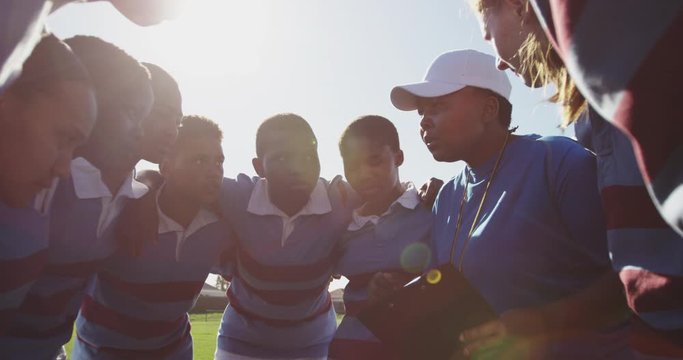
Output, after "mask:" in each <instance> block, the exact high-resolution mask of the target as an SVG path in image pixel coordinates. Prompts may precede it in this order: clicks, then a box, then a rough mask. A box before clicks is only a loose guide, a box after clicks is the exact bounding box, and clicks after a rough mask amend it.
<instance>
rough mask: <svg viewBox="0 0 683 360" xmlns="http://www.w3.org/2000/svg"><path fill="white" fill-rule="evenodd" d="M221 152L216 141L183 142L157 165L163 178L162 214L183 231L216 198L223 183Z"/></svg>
mask: <svg viewBox="0 0 683 360" xmlns="http://www.w3.org/2000/svg"><path fill="white" fill-rule="evenodd" d="M224 161H225V157H224V156H223V150H222V149H221V143H220V139H218V138H197V139H186V140H184V141H182V142H181V143H180V144H177V146H176V149H175V150H173V151H172V153H171V155H170V156H169V157H168V158H167V159H166V160H164V162H163V163H162V164H161V173H162V175H163V176H164V177H165V178H166V182H165V186H164V188H163V189H162V190H161V193H160V194H159V207H160V208H161V211H163V212H164V214H166V215H168V216H169V217H170V218H171V219H173V220H175V221H176V222H178V224H180V225H182V226H183V227H185V228H187V227H188V226H190V223H191V222H192V220H193V219H194V218H195V216H196V215H197V212H199V209H200V208H201V207H209V206H211V205H212V204H213V203H214V202H215V201H216V200H217V198H218V193H219V191H220V186H221V181H222V180H223V162H224Z"/></svg>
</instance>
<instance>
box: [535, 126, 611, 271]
mask: <svg viewBox="0 0 683 360" xmlns="http://www.w3.org/2000/svg"><path fill="white" fill-rule="evenodd" d="M546 141H547V144H548V145H549V146H548V152H547V154H546V161H547V165H546V166H547V167H546V173H547V175H548V180H547V181H548V183H549V190H550V192H551V194H550V195H551V196H552V198H553V200H554V203H555V204H554V206H555V207H556V208H557V211H558V213H559V216H560V219H561V220H562V223H563V225H564V226H565V228H566V230H567V231H568V232H569V235H570V238H571V239H572V241H573V242H574V244H573V245H574V246H575V247H576V248H577V249H578V250H579V252H580V253H583V254H584V255H587V256H588V257H589V258H590V260H591V262H592V263H594V264H595V265H598V266H600V267H605V268H609V267H610V261H609V256H608V249H607V230H606V226H605V215H604V211H603V207H602V203H601V200H600V193H599V190H598V182H597V165H596V160H595V157H594V156H593V155H592V154H591V153H590V152H588V151H587V150H586V149H584V148H583V147H581V145H579V144H578V143H575V142H573V141H572V140H569V139H563V140H559V139H557V138H556V139H555V140H546ZM562 142H566V143H564V144H563V143H562Z"/></svg>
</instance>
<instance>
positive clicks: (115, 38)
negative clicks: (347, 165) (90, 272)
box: [49, 0, 573, 284]
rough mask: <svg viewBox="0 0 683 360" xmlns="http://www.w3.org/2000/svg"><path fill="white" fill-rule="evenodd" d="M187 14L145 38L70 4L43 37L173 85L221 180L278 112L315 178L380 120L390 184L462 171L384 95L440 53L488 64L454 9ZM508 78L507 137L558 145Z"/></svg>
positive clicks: (265, 8) (554, 128) (386, 0)
mask: <svg viewBox="0 0 683 360" xmlns="http://www.w3.org/2000/svg"><path fill="white" fill-rule="evenodd" d="M141 1H144V0H141ZM189 3H190V4H191V6H190V7H189V8H188V9H186V11H184V12H183V14H182V15H180V17H178V18H177V19H175V20H172V21H167V22H165V23H162V24H160V25H157V26H153V27H148V28H141V27H138V26H136V25H134V24H132V23H130V22H129V21H128V20H126V19H125V18H124V17H123V16H121V15H120V14H119V13H118V12H116V11H115V10H114V9H113V7H112V6H111V5H110V4H109V3H107V2H95V3H91V4H72V5H67V6H65V7H64V8H62V9H60V10H58V11H57V12H56V13H54V14H53V15H51V18H50V21H49V28H50V30H51V31H53V32H54V33H55V34H56V35H57V36H59V37H60V38H68V37H70V36H73V35H76V34H89V35H95V36H99V37H101V38H102V39H104V40H107V41H109V42H111V43H114V44H116V45H117V46H119V47H121V48H123V49H124V50H126V51H127V52H128V53H129V54H131V55H132V56H134V57H136V58H137V59H138V60H140V61H146V62H151V63H154V64H158V65H159V66H161V67H163V68H165V69H166V70H168V71H169V72H170V73H171V74H172V75H173V76H174V77H175V78H176V80H177V81H178V83H179V85H180V90H181V92H182V95H183V107H184V112H185V113H186V114H199V115H204V116H208V117H210V118H211V119H213V120H214V121H216V122H218V123H219V124H220V125H221V127H222V129H223V132H224V140H223V150H224V152H225V155H226V157H227V160H226V163H225V174H226V176H229V177H233V176H234V175H236V174H237V173H240V172H245V173H249V174H253V173H254V172H253V169H252V167H251V158H252V157H253V156H254V155H255V150H254V137H255V134H256V128H257V127H258V125H259V123H260V122H261V121H262V120H263V119H265V118H267V117H269V116H271V115H273V114H276V113H279V112H295V113H298V114H300V115H302V116H303V117H304V118H305V119H306V120H308V121H309V123H310V124H311V126H312V127H313V130H314V131H315V132H316V134H317V136H318V142H319V154H320V161H321V167H322V176H324V177H327V178H331V177H332V176H334V175H336V174H341V173H342V171H343V168H342V165H341V159H340V157H339V152H338V149H337V141H338V138H339V135H340V134H341V132H342V130H343V129H344V127H345V126H346V125H347V124H348V123H349V122H351V121H352V120H353V119H355V118H356V117H358V116H360V115H366V114H378V115H382V116H385V117H387V118H389V119H390V120H392V121H393V122H394V124H395V125H396V127H397V128H398V131H399V136H400V138H401V145H402V148H403V150H404V152H405V157H406V161H405V163H404V165H403V166H402V168H401V177H402V180H404V181H407V180H410V181H414V182H416V183H417V184H418V185H419V184H421V183H423V182H424V181H425V180H426V179H428V178H429V177H432V176H435V177H439V178H442V179H444V180H445V179H449V178H451V177H453V176H454V175H455V174H456V173H457V172H458V171H459V170H460V169H461V168H462V166H463V165H462V164H461V163H455V164H447V163H437V162H435V161H434V160H433V159H432V157H431V155H430V154H429V152H428V151H427V149H426V148H425V146H424V144H423V143H422V142H421V140H420V137H419V135H418V129H419V125H418V124H419V118H418V116H417V113H415V112H411V113H406V112H401V111H398V110H396V109H395V108H394V107H393V106H392V105H391V102H390V100H389V92H390V90H391V88H392V87H393V86H395V85H398V84H403V83H409V82H416V81H420V80H422V77H423V76H424V73H425V71H426V70H427V67H428V66H429V64H430V63H431V61H432V60H433V59H434V58H435V57H436V56H437V55H439V54H441V53H442V52H445V51H447V50H452V49H458V48H474V49H477V50H480V51H484V52H488V53H491V54H493V51H492V49H491V47H490V45H489V44H487V43H485V42H484V41H483V39H482V37H481V33H480V30H479V27H478V25H477V22H476V19H475V17H474V16H473V15H472V14H471V12H470V11H469V8H468V7H467V4H466V3H465V1H464V0H372V1H368V0H288V1H282V0H240V1H238V0H192V1H190V2H189ZM509 76H510V77H511V78H510V80H511V82H512V85H513V90H512V98H511V102H512V104H513V120H512V122H513V125H519V130H518V133H537V134H541V135H560V134H562V133H561V131H560V130H559V128H558V124H559V121H560V119H559V115H558V110H557V107H556V106H554V105H550V104H547V102H546V101H545V99H546V98H547V97H548V96H549V95H550V93H549V92H546V91H543V90H535V91H530V90H529V89H527V88H526V87H524V85H523V84H522V82H521V81H520V80H518V79H517V78H515V77H514V76H512V75H509ZM567 135H573V130H569V131H568V132H567ZM140 166H141V167H149V166H150V164H141V165H140ZM335 284H339V283H338V282H337V283H335Z"/></svg>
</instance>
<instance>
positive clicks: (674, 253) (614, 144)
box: [576, 110, 683, 357]
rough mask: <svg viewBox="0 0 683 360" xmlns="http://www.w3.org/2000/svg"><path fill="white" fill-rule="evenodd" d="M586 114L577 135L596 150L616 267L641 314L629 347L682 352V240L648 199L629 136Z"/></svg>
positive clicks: (651, 352) (649, 351) (631, 302)
mask: <svg viewBox="0 0 683 360" xmlns="http://www.w3.org/2000/svg"><path fill="white" fill-rule="evenodd" d="M587 115H588V116H587V118H588V119H589V121H590V122H587V121H585V120H581V121H579V122H578V123H577V124H576V128H577V137H578V138H579V141H581V142H582V143H583V144H584V145H585V146H587V147H589V148H591V149H593V150H594V151H595V153H596V156H597V162H598V185H599V187H600V194H601V197H602V202H603V207H604V208H605V214H606V219H607V220H606V222H607V241H608V245H609V250H610V257H611V260H612V266H613V267H614V269H615V270H616V271H618V272H619V274H620V277H621V280H622V282H623V283H624V290H625V293H626V296H627V298H628V304H629V306H630V307H631V309H632V310H633V311H634V312H635V313H636V314H637V315H638V317H639V318H638V319H636V321H635V324H634V326H633V327H632V336H631V346H632V347H633V348H634V349H635V350H636V351H638V352H640V353H643V354H648V355H654V356H673V357H683V291H682V290H683V239H681V237H680V236H679V235H678V234H677V233H676V232H675V231H673V230H672V229H671V228H670V227H669V226H668V225H667V224H666V222H664V220H663V219H662V218H661V216H660V215H659V213H658V212H657V209H656V208H655V207H654V205H653V204H652V201H650V198H649V196H648V194H647V189H646V188H645V185H644V184H643V179H642V177H641V176H640V172H639V170H638V166H637V164H636V160H635V156H634V154H633V148H632V147H631V144H630V142H629V141H628V139H627V138H626V136H625V135H623V134H622V133H621V132H620V131H619V130H617V129H616V128H615V127H614V126H612V125H611V124H610V123H608V122H607V121H605V120H604V119H602V118H601V117H600V116H599V115H598V114H597V113H595V112H594V111H592V110H591V111H589V113H588V114H587ZM588 119H587V120H588Z"/></svg>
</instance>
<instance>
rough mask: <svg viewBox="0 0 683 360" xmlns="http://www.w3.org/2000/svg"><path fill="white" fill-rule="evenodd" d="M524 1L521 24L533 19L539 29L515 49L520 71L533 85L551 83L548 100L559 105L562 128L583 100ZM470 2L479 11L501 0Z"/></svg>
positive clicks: (573, 117)
mask: <svg viewBox="0 0 683 360" xmlns="http://www.w3.org/2000/svg"><path fill="white" fill-rule="evenodd" d="M524 1H525V9H524V11H525V16H524V18H523V20H522V24H524V23H527V22H533V23H534V25H537V26H538V28H539V30H541V31H531V32H530V33H529V35H528V36H527V38H526V39H525V41H524V42H523V43H522V46H521V47H520V48H519V49H518V50H517V56H518V57H519V59H520V69H519V71H520V73H523V74H529V78H530V80H531V83H532V85H541V86H542V85H547V84H554V85H555V87H556V93H555V94H554V95H552V96H551V97H550V98H549V99H548V100H549V101H551V102H554V103H556V104H559V105H560V106H561V107H562V117H563V121H562V127H567V126H569V125H570V124H572V123H573V122H574V121H576V119H577V118H578V117H579V115H581V113H582V112H584V110H585V109H586V99H585V98H584V97H583V95H581V93H580V92H579V90H578V89H577V87H576V84H575V83H574V81H573V80H572V78H571V77H570V76H569V72H568V71H567V68H566V66H565V65H564V62H563V61H562V59H561V58H560V56H559V55H558V54H557V52H556V51H555V50H554V49H553V47H552V44H551V43H550V42H549V41H548V40H547V39H546V38H545V33H544V32H543V31H542V29H540V24H539V23H538V19H537V18H536V15H535V14H534V12H533V9H531V5H530V3H529V0H524ZM470 5H471V6H472V8H473V9H475V10H476V11H478V12H479V13H480V14H483V12H484V11H485V10H486V9H491V8H497V7H498V6H500V0H470Z"/></svg>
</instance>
